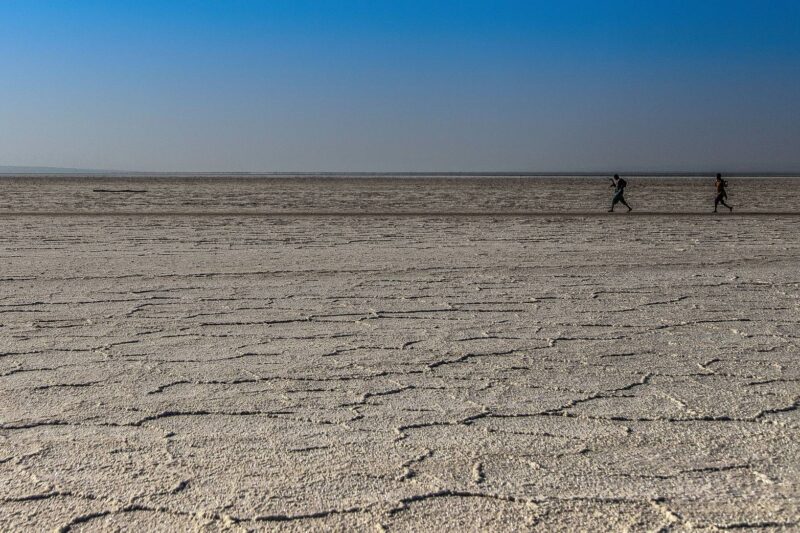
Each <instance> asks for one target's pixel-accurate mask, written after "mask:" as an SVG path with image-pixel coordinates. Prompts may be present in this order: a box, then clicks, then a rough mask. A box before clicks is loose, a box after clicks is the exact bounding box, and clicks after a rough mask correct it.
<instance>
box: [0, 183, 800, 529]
mask: <svg viewBox="0 0 800 533" xmlns="http://www.w3.org/2000/svg"><path fill="white" fill-rule="evenodd" d="M796 183H797V182H793V181H792V180H789V179H775V180H761V179H747V180H745V179H742V180H739V181H737V180H735V179H732V180H731V186H730V188H729V193H730V202H731V203H732V204H733V205H734V206H736V210H735V211H734V213H733V215H730V214H728V213H720V214H719V215H717V216H712V215H710V214H708V211H710V210H711V208H712V204H711V202H712V200H713V195H714V191H713V185H712V183H711V182H710V181H709V180H706V181H700V180H681V179H666V180H660V181H659V180H654V179H639V180H637V179H635V178H631V179H629V184H630V185H629V189H628V192H626V196H627V198H628V201H629V202H630V203H631V205H632V206H633V207H634V209H635V211H634V214H633V216H629V215H625V214H622V213H619V214H613V215H608V214H606V213H605V209H606V208H607V203H608V201H609V199H610V192H611V190H610V188H609V187H608V184H607V182H606V181H603V180H601V179H599V178H598V179H590V178H575V179H571V180H570V179H561V180H549V181H548V180H537V179H523V178H516V179H506V180H501V179H498V178H480V179H477V178H476V179H464V180H463V181H457V180H455V181H454V178H448V179H441V178H440V179H438V180H431V181H427V182H426V181H424V180H420V179H413V180H412V179H408V180H406V179H402V178H397V179H383V180H380V179H364V180H341V181H336V180H335V179H332V178H329V179H322V180H313V179H305V178H304V179H285V180H283V181H281V180H278V179H262V180H255V179H253V180H245V179H237V180H220V179H211V178H208V179H204V180H197V181H194V182H193V181H192V180H189V179H185V180H181V179H177V178H172V179H167V178H159V179H151V180H147V179H133V178H126V179H121V178H115V179H101V178H86V179H81V180H75V179H66V178H58V179H42V178H9V179H5V180H1V179H0V530H2V531H17V530H36V531H41V530H59V531H83V530H87V531H93V530H98V531H99V530H115V529H124V530H137V531H171V530H208V531H218V530H232V531H237V530H266V529H285V530H347V531H350V530H356V531H384V530H386V531H422V530H427V531H446V530H450V531H493V530H530V529H533V530H537V529H539V530H561V531H576V530H577V531H596V530H624V529H628V530H635V531H669V530H675V531H681V530H689V529H697V530H704V529H705V530H711V531H714V530H725V529H747V528H761V529H765V530H782V529H785V530H792V529H797V528H799V527H800V365H798V354H799V353H800V271H798V264H799V262H800V215H798V212H800V211H798V210H800V201H798V200H799V199H800V185H797V184H796ZM646 212H650V213H654V214H652V216H636V215H638V214H639V213H646ZM459 213H461V214H459ZM659 213H660V214H659ZM671 213H673V214H671ZM401 214H402V215H403V216H400V215H401ZM678 214H680V216H678ZM366 215H369V216H366Z"/></svg>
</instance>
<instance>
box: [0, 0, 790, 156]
mask: <svg viewBox="0 0 800 533" xmlns="http://www.w3.org/2000/svg"><path fill="white" fill-rule="evenodd" d="M0 164H6V165H45V166H61V167H65V166H69V167H81V168H105V169H120V170H162V171H315V170H328V171H348V170H351V171H459V170H498V171H503V170H515V171H572V170H575V171H592V170H611V169H619V170H634V169H641V170H700V171H705V170H715V169H721V170H729V171H748V170H764V171H783V170H800V1H797V0H785V1H782V0H752V1H739V0H684V1H679V0H672V1H669V0H617V1H612V0H609V1H602V0H594V1H579V0H545V1H536V0H528V1H504V0H486V1H474V0H452V1H451V0H429V1H422V0H416V1H412V0H313V1H307V0H273V1H266V0H265V1H260V2H259V1H242V0H207V1H203V0H193V1H188V0H187V1H180V0H175V1H169V0H158V1H150V0H130V1H126V2H123V1H115V0H96V1H89V0H51V1H39V0H3V1H2V2H0Z"/></svg>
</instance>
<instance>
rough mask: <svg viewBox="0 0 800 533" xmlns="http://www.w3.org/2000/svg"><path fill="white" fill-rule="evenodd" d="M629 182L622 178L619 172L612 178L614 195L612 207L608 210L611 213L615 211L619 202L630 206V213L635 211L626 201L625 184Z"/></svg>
mask: <svg viewBox="0 0 800 533" xmlns="http://www.w3.org/2000/svg"><path fill="white" fill-rule="evenodd" d="M627 184H628V182H627V181H625V180H624V179H622V178H620V177H619V174H614V177H613V178H611V186H612V187H614V197H613V198H612V199H611V209H609V210H608V212H609V213H613V212H614V206H615V205H617V203H618V202H619V203H622V205H624V206H625V207H627V208H628V213H630V212H631V211H633V208H632V207H631V206H629V205H628V202H626V201H625V186H626V185H627Z"/></svg>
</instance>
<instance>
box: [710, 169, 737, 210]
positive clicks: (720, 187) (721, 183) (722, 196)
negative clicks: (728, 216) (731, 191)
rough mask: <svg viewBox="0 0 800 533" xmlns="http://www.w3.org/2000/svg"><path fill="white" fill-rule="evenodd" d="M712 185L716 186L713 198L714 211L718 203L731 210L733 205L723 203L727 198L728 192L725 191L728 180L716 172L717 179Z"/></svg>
mask: <svg viewBox="0 0 800 533" xmlns="http://www.w3.org/2000/svg"><path fill="white" fill-rule="evenodd" d="M714 186H715V187H716V188H717V196H716V198H714V212H715V213H716V212H717V206H718V205H719V204H722V205H724V206H725V207H727V208H728V209H730V211H731V212H733V207H732V206H730V205H728V204H726V203H725V200H726V199H727V198H728V193H727V192H726V191H725V187H727V186H728V182H727V181H725V180H724V179H722V174H717V181H715V182H714Z"/></svg>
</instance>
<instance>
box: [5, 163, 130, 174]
mask: <svg viewBox="0 0 800 533" xmlns="http://www.w3.org/2000/svg"><path fill="white" fill-rule="evenodd" d="M110 173H112V174H113V173H115V171H113V170H99V169H96V168H61V167H20V166H7V165H0V174H110Z"/></svg>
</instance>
